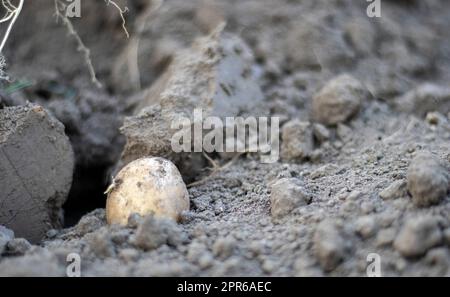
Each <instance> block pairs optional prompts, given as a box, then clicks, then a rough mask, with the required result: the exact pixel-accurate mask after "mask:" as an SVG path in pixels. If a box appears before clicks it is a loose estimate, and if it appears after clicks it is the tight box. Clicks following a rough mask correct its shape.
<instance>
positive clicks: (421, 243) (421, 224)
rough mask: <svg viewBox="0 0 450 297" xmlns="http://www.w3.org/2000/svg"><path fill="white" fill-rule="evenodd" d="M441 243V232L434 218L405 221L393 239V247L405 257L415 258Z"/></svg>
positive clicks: (424, 217) (423, 217) (425, 217)
mask: <svg viewBox="0 0 450 297" xmlns="http://www.w3.org/2000/svg"><path fill="white" fill-rule="evenodd" d="M441 242H442V232H441V230H440V228H439V226H438V221H437V220H436V218H434V217H430V216H422V217H419V218H411V219H409V220H407V221H405V223H404V225H403V227H402V229H401V230H400V233H399V234H398V235H397V237H396V239H395V242H394V247H395V249H396V250H397V251H398V252H399V253H400V254H402V255H403V256H405V257H416V256H420V255H423V254H424V253H425V252H426V251H428V250H429V249H430V248H432V247H434V246H436V245H439V244H440V243H441Z"/></svg>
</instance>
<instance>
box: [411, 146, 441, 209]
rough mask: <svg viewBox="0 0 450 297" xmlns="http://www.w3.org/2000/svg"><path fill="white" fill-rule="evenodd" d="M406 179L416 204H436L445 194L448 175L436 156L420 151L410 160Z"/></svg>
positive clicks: (422, 205)
mask: <svg viewBox="0 0 450 297" xmlns="http://www.w3.org/2000/svg"><path fill="white" fill-rule="evenodd" d="M407 179H408V190H409V192H410V193H411V195H412V199H413V203H414V204H415V205H416V206H421V207H426V206H430V205H433V204H438V203H439V202H440V201H441V200H442V199H443V198H445V196H446V195H447V191H448V187H449V180H448V175H447V174H446V172H445V168H444V167H443V166H442V165H441V164H440V163H439V160H438V159H437V157H435V156H434V155H432V154H431V153H429V152H421V153H419V154H418V155H417V156H416V157H415V158H414V159H413V160H412V161H411V164H410V165H409V168H408V173H407Z"/></svg>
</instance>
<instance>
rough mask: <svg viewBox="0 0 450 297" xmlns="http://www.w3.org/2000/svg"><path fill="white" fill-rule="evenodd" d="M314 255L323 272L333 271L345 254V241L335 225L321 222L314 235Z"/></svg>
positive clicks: (329, 222)
mask: <svg viewBox="0 0 450 297" xmlns="http://www.w3.org/2000/svg"><path fill="white" fill-rule="evenodd" d="M313 241H314V253H315V256H316V258H317V260H318V261H319V263H320V266H321V267H322V269H323V270H325V271H327V272H330V271H332V270H334V269H335V268H336V267H337V266H338V265H339V264H340V263H341V262H342V261H343V260H344V257H345V253H346V246H345V240H344V238H343V237H342V235H341V233H340V230H339V229H338V227H337V226H336V224H335V223H333V222H331V221H328V220H326V221H322V222H321V223H320V224H319V225H318V226H317V229H316V231H315V233H314V239H313Z"/></svg>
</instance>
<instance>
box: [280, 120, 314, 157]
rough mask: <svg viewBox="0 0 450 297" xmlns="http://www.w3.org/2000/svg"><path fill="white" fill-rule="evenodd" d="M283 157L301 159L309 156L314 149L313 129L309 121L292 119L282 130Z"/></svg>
mask: <svg viewBox="0 0 450 297" xmlns="http://www.w3.org/2000/svg"><path fill="white" fill-rule="evenodd" d="M281 138H282V145H281V157H282V158H283V159H284V160H288V161H299V160H302V159H305V158H307V157H309V156H310V155H311V153H312V151H313V149H314V144H313V140H314V139H313V131H312V126H311V124H310V123H309V122H302V121H300V120H292V121H290V122H288V123H286V124H285V125H284V126H283V128H282V131H281Z"/></svg>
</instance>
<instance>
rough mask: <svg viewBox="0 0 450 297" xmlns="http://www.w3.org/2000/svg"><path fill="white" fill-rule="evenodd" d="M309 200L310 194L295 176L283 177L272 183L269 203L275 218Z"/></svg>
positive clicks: (305, 203)
mask: <svg viewBox="0 0 450 297" xmlns="http://www.w3.org/2000/svg"><path fill="white" fill-rule="evenodd" d="M310 202H311V196H310V194H309V193H308V192H307V191H306V189H305V186H304V185H303V184H302V182H301V181H300V180H298V179H296V178H283V179H280V180H278V181H276V182H275V183H274V184H273V185H272V188H271V194H270V205H271V213H272V217H273V218H275V219H279V218H282V217H284V216H286V215H288V214H289V213H291V212H292V211H293V210H294V209H295V208H297V207H300V206H305V205H307V204H309V203H310Z"/></svg>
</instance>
